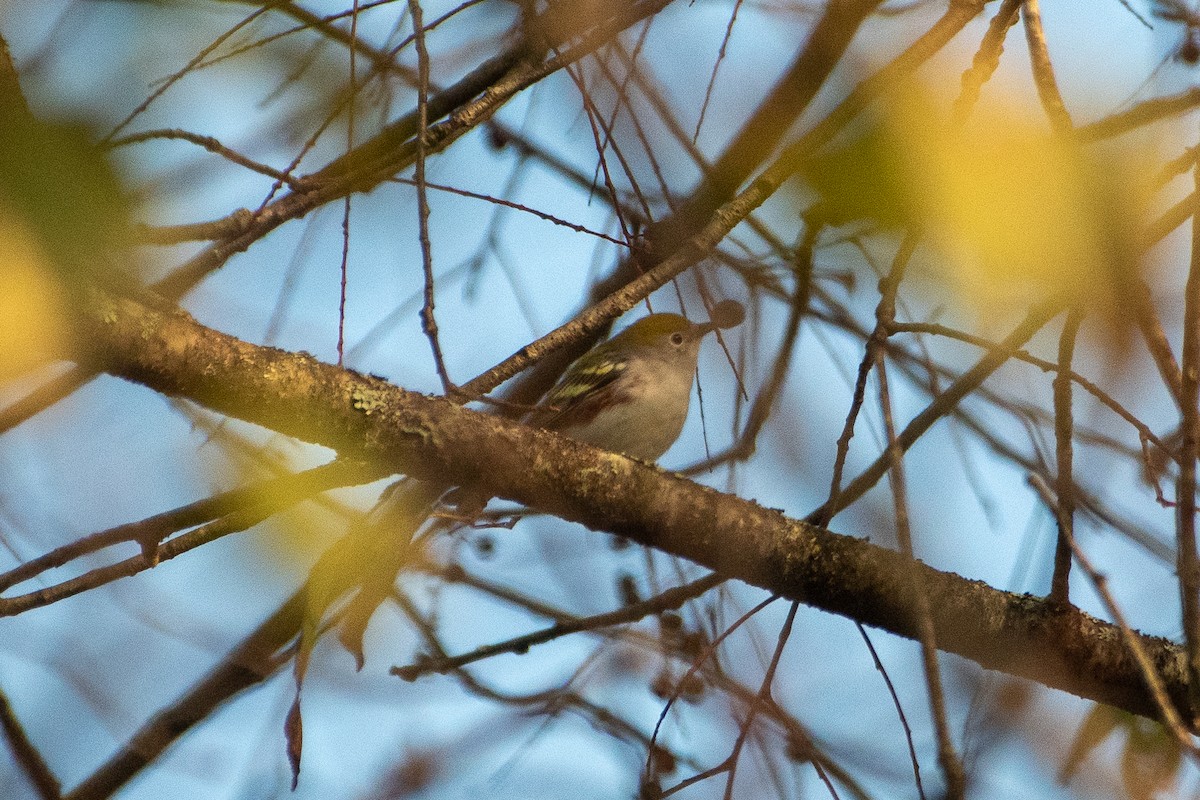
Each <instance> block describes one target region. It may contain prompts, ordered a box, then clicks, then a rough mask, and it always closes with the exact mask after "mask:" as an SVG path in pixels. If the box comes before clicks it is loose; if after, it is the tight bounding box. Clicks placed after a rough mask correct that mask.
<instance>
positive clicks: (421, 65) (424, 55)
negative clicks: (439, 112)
mask: <svg viewBox="0 0 1200 800" xmlns="http://www.w3.org/2000/svg"><path fill="white" fill-rule="evenodd" d="M408 11H409V13H410V14H412V25H413V41H414V42H415V43H416V50H417V71H418V73H419V78H418V82H417V133H416V146H417V150H416V159H415V168H414V178H415V181H414V182H415V184H416V187H417V223H418V226H419V228H420V241H421V267H422V270H423V272H424V275H425V303H424V305H422V306H421V328H422V330H424V331H425V337H426V338H427V339H429V348H430V350H432V351H433V363H434V366H435V368H436V369H437V374H438V378H439V379H440V380H441V382H442V391H443V392H444V393H446V394H447V395H450V394H454V388H455V387H454V383H453V381H451V380H450V373H448V372H447V371H446V359H445V358H444V357H443V355H442V344H441V341H440V340H439V339H438V326H437V318H436V317H435V316H434V314H433V309H434V305H435V303H434V297H433V245H432V244H431V243H430V241H429V197H428V196H427V193H426V191H425V138H426V136H427V135H428V133H429V51H428V50H427V49H426V48H425V31H424V29H423V27H422V16H421V3H420V0H408Z"/></svg>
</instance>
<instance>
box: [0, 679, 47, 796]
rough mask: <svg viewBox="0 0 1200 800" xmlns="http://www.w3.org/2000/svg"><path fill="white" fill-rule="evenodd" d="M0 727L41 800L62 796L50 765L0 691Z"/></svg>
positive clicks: (6, 697)
mask: <svg viewBox="0 0 1200 800" xmlns="http://www.w3.org/2000/svg"><path fill="white" fill-rule="evenodd" d="M0 728H3V730H4V735H5V736H6V737H7V738H8V746H9V749H10V750H11V751H12V755H13V760H14V761H16V762H17V764H18V765H19V766H20V767H21V769H22V770H23V771H24V772H25V775H26V776H27V777H28V778H29V782H30V783H32V784H33V788H34V791H36V792H37V795H38V797H39V798H41V800H59V798H61V797H62V785H61V784H60V783H59V782H58V778H56V777H55V776H54V772H53V771H51V769H50V765H49V764H47V763H46V759H44V758H42V754H41V753H40V752H38V749H37V747H35V746H34V744H33V742H32V741H31V740H30V738H29V734H27V733H26V732H25V726H24V725H22V724H21V720H19V719H17V714H16V712H15V711H14V710H13V707H12V705H11V704H10V703H9V702H8V695H6V694H5V693H4V692H2V691H0Z"/></svg>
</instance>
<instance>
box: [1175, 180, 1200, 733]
mask: <svg viewBox="0 0 1200 800" xmlns="http://www.w3.org/2000/svg"><path fill="white" fill-rule="evenodd" d="M1194 175H1195V181H1196V188H1197V194H1198V196H1200V165H1197V167H1196V169H1195V170H1194ZM1179 402H1180V431H1181V432H1182V434H1183V442H1182V443H1181V444H1180V447H1179V484H1178V487H1179V488H1178V490H1177V491H1176V492H1175V502H1176V504H1177V505H1176V509H1175V511H1176V531H1175V541H1176V549H1177V552H1178V555H1177V558H1178V562H1177V567H1176V569H1177V571H1178V573H1179V594H1180V603H1181V606H1182V612H1183V638H1184V644H1185V646H1186V648H1187V657H1188V677H1189V681H1188V697H1189V700H1190V701H1191V712H1192V719H1191V722H1192V726H1193V727H1195V725H1196V723H1197V722H1200V556H1198V555H1197V551H1196V458H1197V455H1198V453H1200V408H1198V407H1197V404H1198V403H1200V210H1198V209H1193V213H1192V263H1191V267H1190V268H1189V270H1188V278H1187V285H1186V286H1185V288H1184V311H1183V375H1182V385H1181V391H1180V397H1179Z"/></svg>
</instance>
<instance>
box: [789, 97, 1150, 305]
mask: <svg viewBox="0 0 1200 800" xmlns="http://www.w3.org/2000/svg"><path fill="white" fill-rule="evenodd" d="M806 177H807V178H808V180H809V182H810V184H811V185H812V186H813V188H815V189H816V190H817V191H818V192H819V193H820V194H821V197H822V199H823V201H824V203H825V205H826V207H827V208H828V210H829V216H830V218H831V219H833V221H835V222H843V221H847V220H849V219H854V218H864V217H867V218H873V219H876V220H878V221H879V222H881V223H883V224H884V225H887V226H895V225H906V226H913V227H917V228H920V229H922V230H924V231H925V234H926V242H928V243H929V244H931V245H933V246H934V247H935V248H936V250H937V251H939V252H940V253H942V254H943V255H944V258H942V259H940V261H941V262H942V267H941V269H942V272H940V273H939V274H940V275H941V276H942V278H943V279H945V281H946V282H947V284H948V285H949V286H950V287H951V289H953V290H954V291H955V292H956V293H957V294H958V295H959V296H960V297H962V298H963V299H964V300H965V301H967V303H968V304H970V305H971V306H973V307H974V308H976V309H977V310H978V311H980V312H983V313H985V314H992V313H1003V312H1005V311H1008V310H1011V309H1012V308H1013V307H1022V306H1026V305H1028V304H1029V303H1030V302H1035V301H1037V300H1040V299H1043V298H1046V297H1049V296H1051V295H1054V294H1060V293H1062V294H1065V295H1066V296H1067V298H1068V299H1070V300H1072V301H1074V302H1078V303H1081V304H1082V305H1084V306H1085V307H1088V308H1090V309H1093V310H1095V309H1097V308H1098V307H1100V308H1101V309H1103V308H1105V307H1107V306H1109V305H1111V300H1112V291H1111V285H1112V284H1111V275H1112V270H1114V269H1128V268H1129V265H1130V264H1131V263H1132V262H1133V261H1134V260H1135V259H1134V255H1133V254H1134V252H1135V246H1134V237H1133V235H1132V232H1133V231H1134V230H1136V225H1137V220H1138V219H1139V213H1138V208H1139V206H1140V204H1139V203H1138V202H1137V200H1136V197H1137V195H1136V192H1135V191H1133V190H1132V187H1136V186H1137V185H1139V182H1138V181H1137V180H1134V179H1133V178H1132V172H1131V170H1129V169H1128V168H1127V166H1126V164H1124V163H1117V159H1116V158H1115V156H1113V155H1111V154H1108V155H1107V156H1105V158H1104V159H1101V157H1099V156H1097V155H1096V154H1095V153H1094V152H1092V151H1088V150H1085V149H1084V148H1082V147H1080V146H1079V145H1077V144H1076V143H1074V142H1073V141H1071V140H1070V139H1069V138H1068V137H1063V136H1057V135H1055V134H1054V133H1053V132H1052V131H1051V130H1050V127H1049V125H1048V123H1047V122H1046V120H1045V118H1044V115H1042V114H1041V112H1040V110H1038V109H1037V108H1036V106H1033V107H1031V106H1030V105H1029V104H1022V103H1018V102H1015V101H1014V102H998V103H995V104H993V105H992V106H991V107H989V108H986V109H981V110H979V111H978V112H977V113H976V114H975V116H974V117H972V118H971V120H970V121H969V122H968V123H967V124H966V125H965V126H964V127H962V128H961V129H955V128H953V127H952V126H951V125H950V123H949V121H948V119H947V117H946V114H945V113H943V111H941V110H939V109H938V108H937V107H936V106H935V105H934V103H932V102H931V101H930V100H929V99H928V96H927V93H926V92H925V91H923V90H922V89H921V88H920V87H917V86H915V85H909V86H906V87H901V88H900V89H898V90H897V91H896V92H895V94H893V95H891V96H890V97H889V98H888V101H887V102H886V103H883V104H881V107H880V109H879V110H878V111H877V112H876V116H875V119H874V120H873V122H872V123H871V124H870V125H869V127H868V129H867V130H866V131H865V132H863V134H862V135H861V136H860V137H858V138H857V139H856V140H855V142H854V143H853V144H851V145H849V146H848V147H846V148H844V149H842V150H840V151H839V152H837V153H833V154H830V155H828V156H824V157H822V158H820V159H818V160H817V162H816V163H815V164H814V166H813V167H812V169H810V170H809V172H808V173H807V176H806Z"/></svg>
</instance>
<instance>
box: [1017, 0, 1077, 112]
mask: <svg viewBox="0 0 1200 800" xmlns="http://www.w3.org/2000/svg"><path fill="white" fill-rule="evenodd" d="M1022 4H1023V8H1024V12H1023V17H1024V19H1025V41H1026V42H1028V43H1029V62H1030V66H1031V67H1032V68H1033V82H1034V84H1035V85H1036V86H1037V91H1038V99H1039V100H1041V101H1042V108H1043V109H1045V111H1046V116H1048V117H1049V118H1050V125H1051V127H1053V128H1054V130H1055V131H1057V132H1059V133H1067V132H1069V131H1071V129H1072V128H1073V127H1074V124H1073V123H1072V122H1071V115H1070V114H1069V113H1067V106H1066V104H1065V103H1064V102H1063V97H1062V92H1060V91H1059V89H1058V81H1057V80H1056V79H1055V77H1054V64H1053V62H1052V61H1051V60H1050V48H1049V45H1047V44H1046V31H1045V29H1043V28H1042V12H1041V9H1040V8H1039V5H1038V0H1022Z"/></svg>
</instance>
